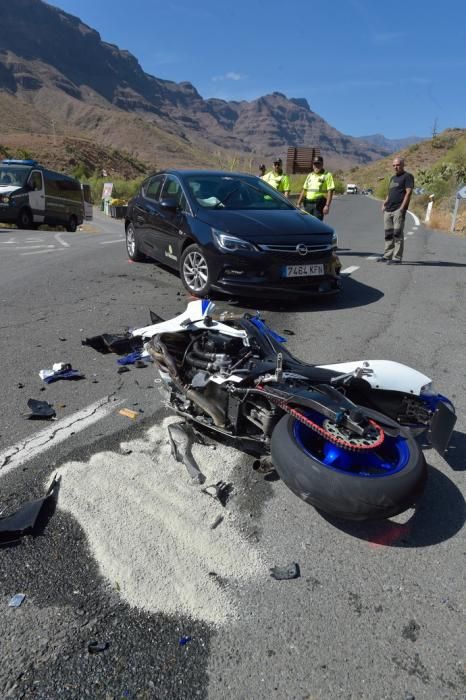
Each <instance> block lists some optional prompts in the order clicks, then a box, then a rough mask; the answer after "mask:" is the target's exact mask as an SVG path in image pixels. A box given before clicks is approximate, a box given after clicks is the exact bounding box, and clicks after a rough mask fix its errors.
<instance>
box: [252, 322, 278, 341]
mask: <svg viewBox="0 0 466 700" xmlns="http://www.w3.org/2000/svg"><path fill="white" fill-rule="evenodd" d="M251 323H253V324H254V325H255V326H256V328H258V329H259V330H260V332H261V333H263V334H264V335H270V336H271V337H272V338H274V340H276V341H277V343H286V338H282V336H281V335H278V333H275V331H273V330H272V329H271V328H269V327H268V326H267V325H266V324H265V323H264V321H262V320H261V319H260V318H258V317H257V316H254V318H251Z"/></svg>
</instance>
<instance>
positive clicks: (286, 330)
mask: <svg viewBox="0 0 466 700" xmlns="http://www.w3.org/2000/svg"><path fill="white" fill-rule="evenodd" d="M283 333H284V334H285V335H294V334H295V333H294V331H290V330H289V329H288V328H284V329H283Z"/></svg>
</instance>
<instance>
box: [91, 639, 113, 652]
mask: <svg viewBox="0 0 466 700" xmlns="http://www.w3.org/2000/svg"><path fill="white" fill-rule="evenodd" d="M109 646H110V644H109V642H89V644H88V645H87V650H88V652H89V654H98V653H99V652H100V651H105V650H106V649H108V647H109Z"/></svg>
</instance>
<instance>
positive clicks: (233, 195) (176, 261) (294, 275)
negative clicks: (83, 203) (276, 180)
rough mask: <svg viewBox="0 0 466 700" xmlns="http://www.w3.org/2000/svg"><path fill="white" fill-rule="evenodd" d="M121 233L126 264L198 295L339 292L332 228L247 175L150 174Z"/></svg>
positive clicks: (209, 173)
mask: <svg viewBox="0 0 466 700" xmlns="http://www.w3.org/2000/svg"><path fill="white" fill-rule="evenodd" d="M125 229H126V248H127V251H128V255H129V257H130V258H131V260H141V259H143V258H144V257H145V256H147V257H150V258H153V259H154V260H158V261H159V262H162V263H164V264H165V265H168V266H169V267H172V268H175V269H176V270H178V271H179V273H180V276H181V280H182V282H183V284H184V286H185V287H186V289H187V290H188V291H190V292H191V293H192V294H194V295H196V296H198V297H204V296H207V295H208V294H209V292H210V291H212V290H216V291H222V292H227V293H233V294H246V295H251V294H252V295H256V294H260V293H264V294H267V295H269V294H271V295H272V294H277V293H278V294H280V295H283V294H288V293H289V294H306V295H308V294H334V293H336V292H337V291H338V290H339V289H340V278H339V273H340V267H341V266H340V261H339V259H338V257H337V255H336V254H335V250H336V246H337V239H336V235H335V233H334V231H333V229H332V228H330V227H329V226H327V225H326V224H324V223H323V222H321V221H319V220H318V219H316V218H315V217H313V216H311V215H310V214H308V213H307V212H305V211H302V210H301V209H297V208H296V207H295V206H293V204H291V202H290V201H289V200H288V199H286V198H285V197H284V196H282V195H281V194H279V193H278V192H277V191H276V190H274V189H273V188H272V187H270V186H269V185H267V184H266V183H264V182H263V181H262V180H261V179H259V178H257V177H255V176H253V175H247V174H241V173H229V172H214V171H206V170H202V171H201V170H183V171H181V170H169V171H167V172H160V173H155V174H154V175H151V176H150V177H148V178H147V179H146V180H145V181H144V182H143V184H142V185H141V188H140V190H139V192H138V194H137V195H136V196H135V197H134V198H133V199H132V200H131V201H130V203H129V206H128V210H127V214H126V220H125Z"/></svg>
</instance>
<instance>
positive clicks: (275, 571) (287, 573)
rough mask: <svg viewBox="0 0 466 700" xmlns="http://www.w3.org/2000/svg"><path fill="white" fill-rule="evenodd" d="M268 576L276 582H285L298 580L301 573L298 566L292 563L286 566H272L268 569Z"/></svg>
mask: <svg viewBox="0 0 466 700" xmlns="http://www.w3.org/2000/svg"><path fill="white" fill-rule="evenodd" d="M270 575H271V576H272V578H274V579H276V580H277V581H286V580H289V579H292V578H299V577H300V576H301V571H300V570H299V564H297V563H296V562H292V563H291V564H288V565H287V566H274V567H272V568H271V569H270Z"/></svg>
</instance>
